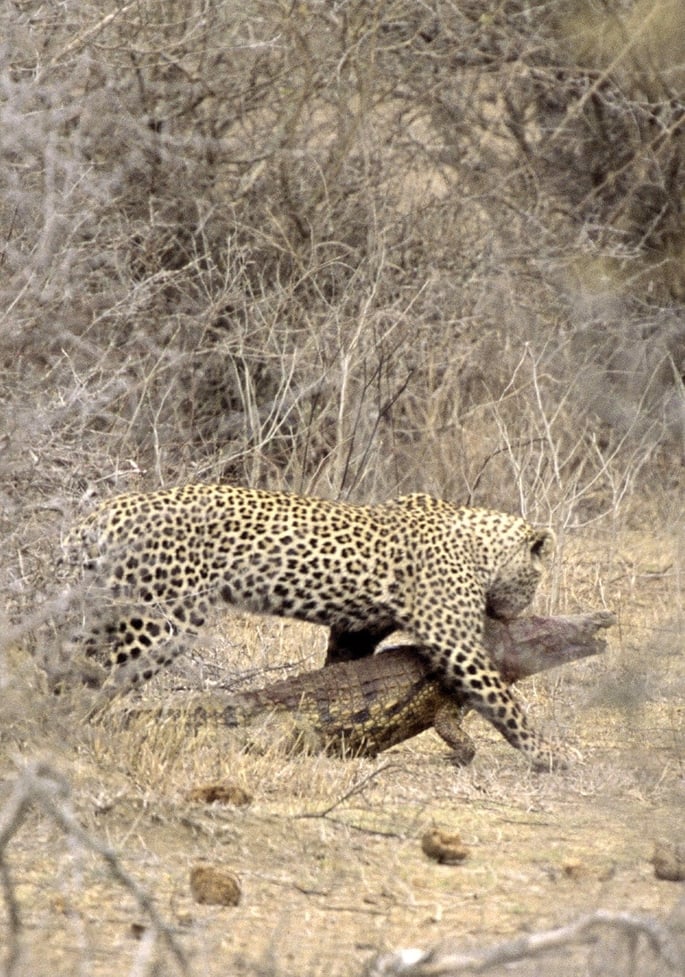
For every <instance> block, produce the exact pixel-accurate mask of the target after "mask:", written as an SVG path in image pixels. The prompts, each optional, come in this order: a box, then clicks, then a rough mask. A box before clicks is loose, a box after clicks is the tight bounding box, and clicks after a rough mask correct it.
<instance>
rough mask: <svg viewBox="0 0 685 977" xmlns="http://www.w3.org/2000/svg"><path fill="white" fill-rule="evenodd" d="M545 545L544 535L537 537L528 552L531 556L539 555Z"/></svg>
mask: <svg viewBox="0 0 685 977" xmlns="http://www.w3.org/2000/svg"><path fill="white" fill-rule="evenodd" d="M544 546H545V540H544V537H538V539H536V540H535V542H534V543H533V545H532V546H531V548H530V552H531V553H532V554H533V556H540V554H541V553H542V551H543V549H544Z"/></svg>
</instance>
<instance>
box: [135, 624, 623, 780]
mask: <svg viewBox="0 0 685 977" xmlns="http://www.w3.org/2000/svg"><path fill="white" fill-rule="evenodd" d="M615 620H616V619H615V617H614V615H613V614H611V613H610V612H608V611H598V612H595V613H592V614H586V615H571V616H564V617H532V616H531V617H522V618H516V619H515V620H511V621H508V622H502V621H495V620H493V619H490V618H488V619H487V620H486V629H485V637H484V643H485V646H486V647H487V649H488V651H489V653H490V655H491V657H492V660H493V661H494V663H495V664H496V665H497V667H498V669H499V671H500V673H501V675H502V677H503V678H504V680H505V681H506V682H507V683H513V682H515V681H518V680H519V679H522V678H525V677H526V676H529V675H533V674H534V673H536V672H541V671H545V670H546V669H549V668H554V667H556V666H559V665H564V664H567V663H568V662H572V661H576V660H577V659H580V658H585V657H587V656H589V655H596V654H599V653H600V652H602V651H604V649H605V647H606V641H605V640H604V639H603V638H601V637H598V636H597V632H598V631H599V630H601V629H604V628H608V627H611V625H612V624H614V623H615ZM467 711H468V709H467V708H466V707H465V705H464V703H463V702H460V701H459V700H458V699H455V697H454V694H453V693H451V692H450V693H449V694H448V693H446V692H444V691H443V689H442V687H441V685H440V682H439V680H438V678H437V677H436V676H435V675H434V674H433V673H432V672H431V671H430V670H429V669H428V668H427V666H426V665H425V664H424V660H423V659H422V658H421V657H420V656H419V654H418V651H417V648H416V647H415V646H412V645H402V646H398V647H394V648H385V649H383V650H380V651H379V652H377V653H376V654H375V655H373V656H370V657H367V658H361V659H357V660H355V661H350V662H340V663H338V664H333V665H328V666H326V667H324V668H320V669H316V670H313V671H309V672H304V673H302V674H299V675H294V676H291V677H289V678H286V679H284V680H282V681H279V682H274V683H272V684H270V685H267V686H265V687H264V688H259V689H253V690H250V691H245V692H226V691H222V690H220V689H215V690H213V691H205V692H201V693H194V694H190V695H189V696H187V697H186V698H185V699H184V701H183V705H182V706H179V705H178V704H174V703H173V702H171V703H167V704H165V705H163V706H160V707H157V708H156V709H154V710H152V712H154V715H155V718H156V719H165V718H170V717H173V716H179V715H181V714H182V715H183V717H184V721H186V722H188V723H189V724H190V725H191V727H198V726H205V725H210V724H214V725H218V726H224V727H230V728H233V729H239V728H245V727H253V728H257V730H258V733H257V735H258V737H259V736H261V735H262V729H261V728H260V727H259V721H260V720H261V721H265V722H266V723H267V724H268V723H269V722H270V721H274V722H275V725H276V727H277V729H278V732H279V735H281V736H283V737H286V739H287V741H288V744H289V748H291V749H293V748H296V746H297V747H299V748H300V749H302V750H304V751H306V752H325V753H328V754H333V755H337V756H343V757H348V756H375V755H376V754H378V753H380V752H381V751H383V750H387V749H389V748H390V747H391V746H395V745H396V744H398V743H401V742H403V741H404V740H407V739H409V738H410V737H412V736H416V735H417V734H418V733H421V732H423V731H424V730H427V729H430V728H433V729H435V731H436V732H437V733H438V734H439V735H440V736H441V737H442V739H443V740H444V741H445V742H446V743H447V744H448V746H449V747H450V749H451V750H452V761H453V762H454V763H455V764H464V763H468V762H470V760H471V759H472V757H473V755H474V752H475V748H474V746H473V743H472V741H471V739H470V737H469V736H468V734H467V733H465V731H464V730H463V728H462V720H463V718H464V715H465V714H466V712H467ZM141 713H144V714H145V715H146V716H148V717H149V716H150V713H151V710H150V709H149V708H144V709H140V708H139V709H136V710H135V711H134V714H135V715H136V716H140V715H141ZM128 716H129V718H130V717H131V710H128ZM255 724H256V727H255Z"/></svg>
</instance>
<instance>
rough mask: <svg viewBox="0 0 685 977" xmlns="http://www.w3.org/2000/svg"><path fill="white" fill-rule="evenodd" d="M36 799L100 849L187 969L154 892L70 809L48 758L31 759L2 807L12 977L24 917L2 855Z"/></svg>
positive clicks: (1, 872)
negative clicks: (30, 762)
mask: <svg viewBox="0 0 685 977" xmlns="http://www.w3.org/2000/svg"><path fill="white" fill-rule="evenodd" d="M34 805H38V806H39V807H40V808H42V810H43V811H44V812H45V813H46V814H47V815H48V816H49V817H51V818H52V819H53V820H54V821H55V822H56V823H57V824H58V825H59V826H60V827H61V828H62V829H63V831H64V832H65V833H66V834H67V835H69V836H70V837H72V838H75V839H76V840H77V841H78V842H79V844H81V845H83V847H84V848H86V849H89V850H90V851H92V852H95V854H96V855H99V856H100V858H102V859H104V861H105V862H106V863H107V865H108V866H109V870H110V872H111V874H112V875H113V877H114V878H115V879H116V880H117V882H120V883H121V884H122V885H123V886H124V887H125V888H126V889H128V890H129V892H130V893H131V894H132V895H133V898H134V899H135V901H136V902H137V904H138V906H139V907H140V909H141V910H142V911H143V912H144V913H146V914H147V915H148V917H149V918H150V922H151V923H152V928H153V929H154V931H155V932H156V933H157V935H158V936H159V937H160V938H161V939H162V941H163V942H164V943H165V944H166V947H167V949H168V950H169V952H170V953H171V954H172V956H173V957H174V958H175V960H176V962H177V963H178V965H179V968H180V970H181V973H183V974H184V975H186V974H189V973H190V971H189V968H188V962H187V960H186V956H185V953H184V952H183V950H182V948H181V947H180V945H179V944H178V942H177V940H176V938H175V936H174V934H173V932H172V931H171V929H170V927H169V926H168V925H167V924H166V923H165V922H164V920H163V919H162V917H161V916H160V915H159V913H158V912H157V909H156V907H155V904H154V901H153V899H152V896H150V895H149V894H148V893H147V892H146V891H145V890H144V889H143V888H142V887H141V886H140V885H139V884H138V883H137V882H136V880H135V879H134V878H133V877H132V876H131V875H129V873H128V872H127V871H126V869H125V868H124V867H123V865H122V864H121V861H120V859H119V856H118V855H117V853H116V852H115V851H114V850H113V849H111V848H108V847H107V845H104V844H103V843H102V842H101V841H98V839H96V838H93V837H92V836H91V835H90V834H89V833H88V832H87V831H86V830H85V829H84V828H83V827H81V825H80V824H79V822H78V820H77V819H76V817H75V815H74V813H73V811H72V810H71V805H70V790H69V784H68V782H67V780H66V778H64V777H63V776H62V775H61V774H60V773H58V772H57V771H56V770H54V769H53V768H52V767H51V766H50V765H49V764H48V763H45V762H43V761H37V762H35V763H32V764H29V765H28V766H27V767H26V768H25V769H24V770H23V771H22V773H21V774H20V775H19V776H18V777H17V780H16V782H15V784H14V788H13V790H12V792H11V794H10V796H9V798H8V800H7V801H6V803H5V806H4V807H3V808H2V810H0V883H1V884H2V890H3V895H4V898H5V904H6V905H7V912H8V917H9V930H10V933H9V946H8V952H7V958H6V973H7V975H8V977H12V974H13V973H14V972H16V965H17V963H18V960H19V956H20V950H21V947H20V933H21V917H20V912H19V904H18V902H17V899H16V896H15V893H14V888H13V886H12V882H11V878H10V876H9V872H8V870H7V865H6V863H5V860H4V855H5V850H6V848H7V845H8V844H9V842H10V841H11V839H12V838H13V836H14V835H15V834H16V833H17V832H18V831H19V829H20V828H21V826H22V825H23V823H24V821H25V820H26V816H27V813H28V811H29V810H30V808H31V807H33V806H34Z"/></svg>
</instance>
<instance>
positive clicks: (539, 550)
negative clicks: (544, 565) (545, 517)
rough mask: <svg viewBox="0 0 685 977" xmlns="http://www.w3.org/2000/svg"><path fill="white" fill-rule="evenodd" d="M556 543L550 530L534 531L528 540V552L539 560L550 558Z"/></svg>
mask: <svg viewBox="0 0 685 977" xmlns="http://www.w3.org/2000/svg"><path fill="white" fill-rule="evenodd" d="M556 542H557V540H556V536H555V535H554V533H553V532H552V530H551V529H536V530H535V531H534V532H533V535H532V536H531V539H530V552H531V554H532V555H533V556H537V557H539V558H543V557H547V556H551V555H552V553H553V551H554V547H555V546H556Z"/></svg>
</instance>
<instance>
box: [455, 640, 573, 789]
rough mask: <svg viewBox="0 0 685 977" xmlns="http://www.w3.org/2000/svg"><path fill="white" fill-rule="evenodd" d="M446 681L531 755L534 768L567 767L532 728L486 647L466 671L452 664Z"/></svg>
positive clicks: (559, 756) (517, 745)
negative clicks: (495, 666)
mask: <svg viewBox="0 0 685 977" xmlns="http://www.w3.org/2000/svg"><path fill="white" fill-rule="evenodd" d="M457 658H458V656H457ZM442 681H443V684H444V685H445V686H446V687H447V688H448V689H451V690H453V691H454V692H455V693H457V694H458V695H459V696H460V697H461V696H463V697H464V698H465V700H466V703H467V704H468V705H469V706H471V707H472V708H474V709H475V710H476V711H477V712H479V713H480V714H481V716H483V717H484V718H485V719H487V720H488V721H489V722H491V723H492V725H493V726H494V727H495V729H497V730H498V731H499V732H500V733H501V734H502V736H504V738H505V739H506V740H507V741H508V742H509V743H510V744H511V745H512V746H513V747H514V748H515V749H517V750H520V751H521V752H522V753H523V754H524V755H525V756H527V757H528V758H529V760H530V761H531V764H532V766H533V769H535V770H539V771H546V770H560V769H564V768H565V767H566V766H567V761H566V758H565V757H563V756H562V755H561V754H560V753H559V752H558V751H556V750H555V749H554V748H553V747H552V746H551V745H550V744H549V743H547V741H546V740H545V739H544V738H543V737H542V736H540V735H539V733H536V732H535V731H534V730H532V729H530V727H529V726H528V723H527V720H526V717H525V715H524V713H523V710H522V708H521V706H520V705H519V703H518V702H517V700H516V697H515V696H514V694H513V692H512V690H511V689H510V688H509V687H508V686H507V685H505V683H504V682H503V681H502V677H501V676H500V674H499V672H498V671H497V670H496V669H495V668H494V667H493V666H492V664H491V663H490V661H489V658H488V654H487V651H486V650H485V648H481V649H479V650H478V651H477V652H475V653H472V654H471V655H470V656H469V664H468V665H467V666H466V668H465V669H464V671H463V672H462V671H460V669H459V668H458V667H455V665H454V664H453V663H451V662H450V663H448V668H447V671H446V672H445V673H443V675H442Z"/></svg>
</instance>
